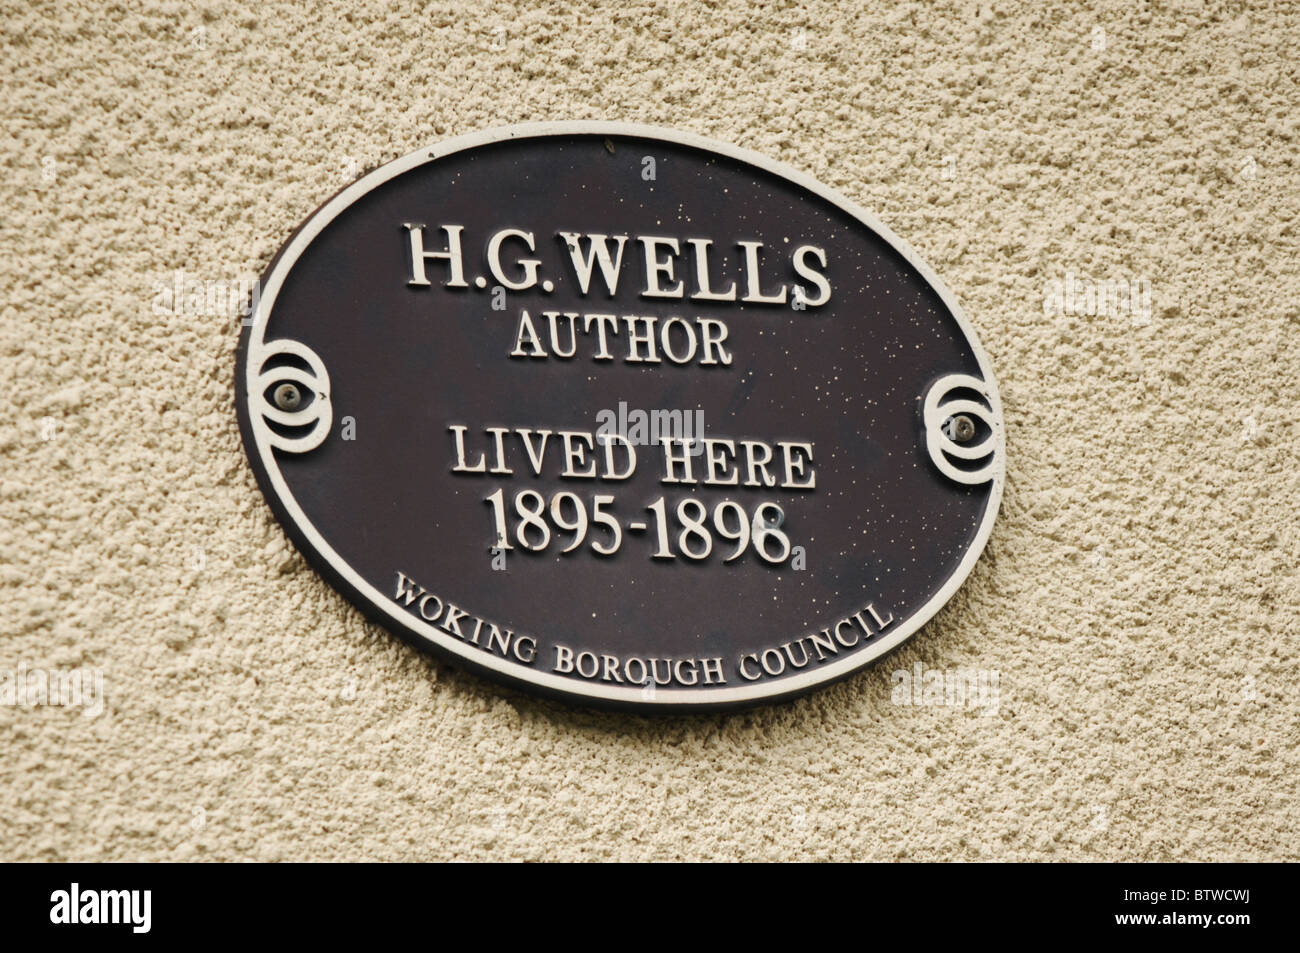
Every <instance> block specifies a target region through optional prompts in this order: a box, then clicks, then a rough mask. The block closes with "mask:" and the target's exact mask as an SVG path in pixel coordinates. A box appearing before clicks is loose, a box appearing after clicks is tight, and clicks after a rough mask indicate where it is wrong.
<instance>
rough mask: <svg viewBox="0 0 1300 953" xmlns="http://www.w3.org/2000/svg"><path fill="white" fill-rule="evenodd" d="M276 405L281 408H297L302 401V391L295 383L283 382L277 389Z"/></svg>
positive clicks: (287, 409)
mask: <svg viewBox="0 0 1300 953" xmlns="http://www.w3.org/2000/svg"><path fill="white" fill-rule="evenodd" d="M274 397H275V406H277V407H279V408H280V409H281V410H286V411H290V410H297V409H298V405H299V404H301V403H302V392H301V391H299V390H298V388H297V386H295V385H294V384H281V385H280V386H279V387H277V388H276V389H275V395H274Z"/></svg>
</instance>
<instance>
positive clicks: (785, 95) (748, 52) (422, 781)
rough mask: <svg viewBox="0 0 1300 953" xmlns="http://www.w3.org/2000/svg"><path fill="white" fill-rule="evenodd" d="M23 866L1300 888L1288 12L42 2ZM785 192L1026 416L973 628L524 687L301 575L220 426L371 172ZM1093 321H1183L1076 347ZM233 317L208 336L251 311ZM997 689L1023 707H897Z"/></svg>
mask: <svg viewBox="0 0 1300 953" xmlns="http://www.w3.org/2000/svg"><path fill="white" fill-rule="evenodd" d="M3 6H4V8H5V9H4V11H3V16H2V17H0V31H2V32H3V49H2V50H0V60H3V64H4V67H3V68H4V77H5V83H4V87H3V89H2V90H0V114H2V115H3V124H2V127H0V161H2V162H3V169H4V182H3V186H2V188H3V192H4V214H3V216H0V236H2V238H0V241H2V242H3V244H2V245H0V249H2V250H3V252H4V254H3V255H0V287H3V299H2V300H0V308H2V309H3V313H2V315H0V381H3V384H4V386H3V388H2V389H0V402H2V404H0V453H2V455H3V456H2V460H3V464H2V467H0V674H2V673H3V672H7V671H16V670H17V669H18V668H19V666H23V667H25V668H26V669H29V670H30V669H45V670H50V669H63V670H66V669H71V668H75V667H78V666H81V667H85V668H87V669H95V670H99V671H102V673H103V683H104V692H105V696H106V702H105V706H104V711H103V713H102V714H100V715H99V716H98V717H88V716H87V715H86V714H84V713H83V711H80V710H77V709H75V708H70V709H65V708H57V707H50V706H48V705H47V706H43V707H42V706H36V707H30V706H25V705H21V704H9V705H0V753H2V754H3V757H0V802H2V803H3V804H4V807H3V808H2V809H0V844H3V848H2V849H0V853H3V859H6V860H13V859H50V860H54V859H76V860H87V859H151V858H157V859H167V858H170V859H239V858H248V859H259V860H288V859H316V858H319V859H331V860H360V859H408V860H409V859H442V858H496V859H546V858H562V859H673V858H688V859H699V858H712V859H730V858H843V859H847V858H855V859H906V860H932V859H963V860H977V859H1135V860H1192V859H1202V860H1214V859H1290V860H1295V859H1300V837H1298V836H1297V835H1298V833H1300V832H1298V830H1297V828H1300V799H1298V797H1297V793H1298V792H1297V786H1298V781H1297V779H1300V763H1298V762H1300V757H1298V754H1300V727H1298V726H1300V717H1298V716H1300V701H1298V700H1297V697H1296V691H1295V686H1296V685H1297V684H1300V664H1298V662H1297V638H1298V637H1300V633H1298V628H1300V626H1298V625H1297V618H1298V617H1300V582H1298V580H1297V571H1296V561H1297V553H1298V552H1300V532H1297V520H1296V516H1295V500H1296V499H1297V495H1298V494H1300V476H1298V475H1300V459H1298V457H1300V425H1298V424H1297V414H1296V411H1297V384H1296V381H1297V380H1298V379H1300V351H1298V348H1297V339H1298V338H1300V303H1298V302H1297V298H1296V292H1297V287H1298V286H1300V265H1298V264H1297V263H1298V262H1300V247H1298V244H1300V243H1298V241H1297V212H1298V210H1300V174H1298V172H1297V167H1296V161H1295V151H1296V146H1297V121H1298V118H1300V94H1298V93H1297V87H1296V81H1297V72H1298V70H1300V67H1297V65H1296V60H1295V44H1296V39H1297V37H1300V7H1297V6H1295V5H1291V4H1281V3H1279V4H1269V3H1253V4H1241V3H1235V2H1234V3H1221V4H1212V3H1179V4H1164V3H1141V4H1131V3H1114V4H1104V5H1096V6H1091V7H1078V8H1076V6H1075V5H1073V4H1071V5H1064V6H1062V7H1060V8H1057V9H1048V8H1046V7H1045V6H1044V5H1043V4H1038V3H1026V4H1017V3H1010V2H1001V3H992V4H987V5H966V4H951V3H948V4H916V5H906V4H904V5H895V4H892V3H890V4H876V3H871V4H866V5H864V4H861V3H859V2H856V0H855V2H843V3H839V4H822V3H813V2H809V3H803V4H780V3H752V4H744V3H738V2H735V3H733V2H713V3H706V4H692V3H685V2H679V3H672V4H666V5H662V6H661V5H654V4H649V3H642V2H624V3H617V4H612V3H611V4H602V5H592V6H585V5H583V6H571V5H569V4H565V3H558V2H550V3H537V4H527V5H523V4H521V5H519V6H518V7H515V6H512V5H510V4H507V3H502V2H495V3H484V4H477V3H476V4H470V3H465V4H463V5H462V4H454V3H431V4H420V3H418V2H416V3H411V2H405V0H403V2H391V3H379V2H365V3H352V4H346V5H345V4H305V3H304V4H263V3H258V4H247V5H239V4H234V3H224V2H219V0H214V2H208V3H200V4H196V5H191V4H185V3H179V2H177V3H158V2H148V3H144V4H140V5H136V4H129V5H128V4H113V3H93V2H86V0H73V2H69V3H48V2H42V3H35V4H30V3H25V2H24V3H18V4H14V3H12V2H6V3H4V4H3ZM557 118H604V119H625V120H635V121H644V122H651V123H656V124H660V125H666V126H674V127H678V128H682V129H686V130H690V131H693V132H697V133H701V134H704V135H708V136H712V137H715V138H718V139H722V140H726V141H728V142H733V143H736V144H739V145H742V146H746V147H749V148H752V149H755V150H758V151H760V152H763V153H765V154H767V155H770V156H772V157H775V158H777V159H780V160H782V161H784V162H786V163H788V164H790V165H792V166H794V167H795V168H798V169H800V170H802V171H805V172H808V173H810V174H812V175H813V176H815V177H817V178H819V179H821V180H822V181H824V182H826V183H827V184H829V185H831V186H832V187H834V188H836V189H838V190H839V191H841V192H843V193H844V194H846V195H847V196H849V197H850V198H853V199H855V200H857V201H859V202H860V203H861V204H863V205H865V206H866V207H868V208H870V209H872V210H873V211H875V212H876V213H877V214H878V215H879V216H880V217H881V219H882V220H883V221H885V222H886V223H887V224H888V225H890V226H891V227H892V228H893V229H894V230H895V231H896V232H898V233H899V234H900V235H902V236H903V237H904V238H905V239H906V240H907V241H909V242H910V243H911V244H912V245H913V247H915V248H916V249H917V251H918V252H919V253H920V254H921V255H922V256H923V257H924V258H925V259H926V260H928V261H929V262H930V263H931V264H932V265H933V266H934V267H935V268H936V269H937V270H938V272H939V273H940V274H941V276H942V277H943V278H944V280H945V281H946V282H947V284H948V285H949V286H950V287H951V288H952V289H953V290H954V292H955V293H956V295H957V297H958V300H960V301H961V302H962V303H963V306H964V307H965V309H966V311H967V313H968V315H969V316H970V318H971V321H972V323H973V324H974V326H975V328H976V329H977V331H978V333H979V335H980V336H981V338H982V340H983V343H984V345H985V347H986V348H987V350H988V352H989V354H990V355H991V357H992V360H993V363H994V367H995V368H996V370H997V373H998V376H999V379H1000V385H1001V388H1002V397H1003V401H1004V404H1005V408H1006V423H1007V444H1008V450H1009V457H1008V483H1007V493H1006V498H1005V501H1004V503H1003V508H1002V515H1001V517H1000V520H999V523H998V526H997V528H996V529H995V531H994V534H993V537H992V540H991V542H990V544H989V548H988V550H987V551H986V554H985V556H984V558H983V559H982V560H981V562H980V564H979V565H978V566H977V568H976V570H975V572H974V573H973V575H972V576H971V577H970V579H969V580H968V582H967V583H966V585H965V586H964V588H963V589H962V591H961V592H960V593H959V594H958V595H957V597H956V598H955V599H954V600H953V602H952V603H951V604H950V605H949V606H948V607H947V608H946V609H945V610H944V611H942V612H941V613H940V614H939V615H938V616H937V617H936V618H935V619H934V620H933V621H932V622H931V623H930V624H929V625H928V626H927V627H926V628H925V629H923V630H922V631H921V632H920V633H919V634H918V635H917V636H916V637H915V638H913V639H912V640H911V641H910V642H909V643H908V644H907V645H906V646H905V647H904V648H903V649H902V650H900V651H899V652H897V653H895V654H894V655H892V656H889V657H888V658H886V659H884V660H883V661H882V662H881V663H879V664H877V665H876V666H874V667H872V668H870V669H868V670H867V671H866V672H865V673H862V674H860V675H858V676H856V677H854V678H852V679H850V680H848V681H846V682H843V683H841V684H839V685H836V686H834V687H831V688H829V689H827V690H824V691H821V692H819V693H817V694H815V695H813V696H811V697H809V698H806V699H804V700H802V701H799V702H797V703H793V704H788V705H784V706H780V707H775V708H765V709H756V710H753V711H750V712H747V713H742V714H735V715H728V716H711V717H694V718H674V719H669V720H655V719H645V718H638V717H626V716H617V715H611V714H602V713H596V712H591V711H585V710H575V709H569V708H565V707H562V706H560V705H557V704H552V703H548V702H544V701H537V700H534V699H532V698H529V697H525V696H522V695H517V694H514V693H511V692H507V691H504V690H501V689H498V688H496V687H494V686H492V685H490V684H488V683H486V682H484V681H481V680H479V679H478V678H476V677H474V676H471V675H469V674H467V673H463V672H458V671H455V670H453V669H452V668H451V667H449V666H447V665H444V664H442V663H440V662H437V661H434V660H431V659H429V658H426V657H423V656H421V655H419V654H417V653H416V652H414V651H412V650H410V649H408V648H406V647H405V646H403V645H402V644H401V643H399V642H398V641H397V640H396V639H395V638H393V637H391V636H389V635H387V634H386V633H384V632H383V631H382V630H379V629H378V628H376V627H374V626H372V625H370V624H368V623H366V622H364V621H363V620H362V618H361V617H360V615H359V614H358V613H357V612H355V611H354V610H353V609H351V608H350V607H349V606H348V605H347V604H345V603H344V601H343V600H342V599H341V598H340V597H339V596H338V595H336V594H335V593H334V592H333V591H332V590H330V589H329V588H328V587H327V586H326V585H325V584H324V583H323V582H322V581H321V580H320V579H319V578H317V576H316V575H315V574H314V573H313V572H312V571H311V570H310V569H309V568H308V567H307V566H306V565H305V564H304V563H303V562H302V560H301V558H300V557H298V556H297V555H296V554H295V553H294V552H293V551H292V550H291V548H290V546H289V544H288V543H287V541H286V538H285V536H284V534H283V533H282V531H281V530H280V528H279V527H278V525H277V524H276V523H275V521H274V519H273V517H272V515H271V512H270V510H269V508H268V507H267V505H266V503H265V502H264V500H263V498H262V497H261V495H260V493H259V492H258V490H257V487H256V485H255V483H254V479H253V475H252V473H251V471H250V468H249V466H248V464H247V462H246V460H245V458H244V453H243V450H242V447H241V445H240V440H239V435H238V432H237V428H236V423H235V414H234V409H233V368H234V349H235V345H236V342H237V338H238V324H239V321H238V318H237V317H231V315H230V314H227V313H201V314H191V313H184V309H178V308H170V309H169V308H166V307H160V306H159V297H158V289H159V287H160V286H161V285H163V284H168V285H169V284H170V283H171V281H172V280H173V276H174V274H175V272H177V271H178V270H182V271H184V272H185V273H186V275H187V276H190V277H197V278H199V279H201V280H203V281H206V282H223V281H231V280H236V279H240V278H244V277H252V276H255V275H256V274H257V273H259V272H260V271H261V270H262V268H263V267H264V266H265V265H266V264H267V263H268V262H269V260H270V258H271V256H272V255H273V254H274V252H275V251H276V249H277V248H278V247H279V246H280V244H281V243H282V242H283V241H284V240H285V239H286V238H287V237H288V235H289V234H290V232H291V230H292V229H293V228H294V227H295V226H296V225H297V224H298V223H299V222H300V221H301V220H302V219H303V218H304V217H305V216H306V215H307V214H308V213H309V212H311V211H312V210H313V209H314V208H315V207H316V206H317V205H319V204H320V202H321V201H323V199H324V198H325V197H326V196H327V195H328V194H330V193H332V192H333V191H334V190H335V189H337V188H339V187H341V186H342V185H344V184H346V182H347V181H349V180H350V179H351V178H352V177H354V176H355V175H356V174H359V173H360V172H361V171H363V170H365V169H367V168H369V167H372V166H374V165H377V164H379V163H380V162H383V161H386V160H389V159H392V158H396V157H397V156H399V155H403V154H405V153H407V152H409V151H412V150H414V149H416V148H418V147H420V146H422V145H425V144H428V143H431V142H435V141H437V140H439V139H441V138H445V137H448V136H451V135H456V134H460V133H465V132H471V131H474V130H478V129H483V128H487V127H490V126H496V125H501V124H505V123H510V122H521V121H529V120H541V119H557ZM1067 273H1070V274H1072V275H1074V276H1078V277H1087V278H1089V279H1091V280H1094V281H1098V282H1100V281H1106V280H1110V279H1125V280H1127V279H1129V278H1136V279H1140V280H1145V281H1149V282H1150V289H1151V298H1152V308H1151V311H1150V314H1149V316H1148V315H1145V314H1139V313H1137V312H1134V313H1122V314H1103V315H1088V314H1086V313H1084V314H1074V313H1069V312H1070V311H1071V310H1076V311H1077V310H1078V308H1074V309H1071V308H1070V307H1061V308H1057V307H1055V306H1054V304H1053V302H1052V300H1051V292H1050V289H1051V287H1052V284H1051V283H1052V282H1053V281H1063V280H1064V279H1065V278H1066V275H1067ZM217 310H219V309H217ZM918 662H919V663H921V664H922V665H923V666H924V668H925V669H931V668H933V669H939V670H943V671H952V670H956V669H958V668H975V669H979V670H982V671H985V672H986V673H994V674H995V675H996V677H997V678H998V687H999V695H998V698H997V704H996V705H993V706H989V705H985V706H983V707H980V708H972V707H969V706H968V707H957V706H946V705H923V706H910V705H900V704H895V703H894V701H893V698H892V694H893V688H894V686H893V683H892V679H891V673H892V672H894V671H895V670H900V669H901V670H907V671H909V672H910V671H913V670H914V666H915V665H916V663H918Z"/></svg>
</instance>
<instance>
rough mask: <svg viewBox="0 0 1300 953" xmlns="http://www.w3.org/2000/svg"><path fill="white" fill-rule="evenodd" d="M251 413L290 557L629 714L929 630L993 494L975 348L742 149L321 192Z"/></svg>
mask: <svg viewBox="0 0 1300 953" xmlns="http://www.w3.org/2000/svg"><path fill="white" fill-rule="evenodd" d="M237 386H238V394H239V400H238V401H237V403H238V407H239V415H240V424H241V428H242V431H243V435H244V441H245V446H246V447H247V450H248V455H249V459H250V460H251V461H252V464H253V467H254V469H255V470H256V472H257V476H258V480H259V481H260V483H261V486H262V488H263V491H264V492H265V493H266V496H267V498H268V500H269V501H270V503H271V506H272V507H273V509H274V510H275V512H276V515H277V516H278V517H279V519H280V520H281V522H282V523H283V524H284V527H285V529H286V531H287V532H288V533H289V535H290V536H291V537H292V538H293V540H294V542H295V544H296V545H297V546H298V547H299V549H300V550H302V552H303V553H304V554H305V555H306V556H307V558H308V559H309V560H310V561H311V563H312V564H313V565H314V566H315V567H316V569H317V570H318V571H319V572H321V574H322V575H324V576H325V577H326V578H327V579H328V580H329V581H330V582H331V583H332V584H333V585H334V586H335V587H336V588H337V589H338V590H339V591H340V592H342V593H343V594H344V595H345V596H346V597H347V598H348V599H350V600H351V601H352V602H353V603H355V604H356V605H357V606H358V607H360V608H361V609H362V610H363V611H364V612H365V613H366V614H367V615H368V616H370V617H371V618H373V619H375V620H377V621H378V622H380V623H382V624H383V625H384V626H386V627H387V628H389V629H390V630H391V631H393V632H395V633H396V634H398V635H400V636H402V637H403V638H405V639H407V640H408V641H410V642H411V643H413V644H415V645H417V646H419V647H421V648H426V649H430V650H432V651H435V652H439V653H440V654H442V655H444V656H446V657H448V658H450V659H451V660H453V661H455V662H457V663H459V664H465V665H469V666H471V667H473V668H474V669H476V670H478V671H480V672H482V673H483V674H485V675H488V676H490V677H492V678H496V679H498V680H501V681H505V682H508V683H510V684H512V685H516V686H519V687H521V688H527V689H530V690H536V691H540V692H544V693H547V694H550V695H558V696H562V697H566V698H569V699H575V700H581V701H587V702H591V703H596V704H605V705H616V706H620V707H628V708H637V709H645V710H688V709H712V708H723V707H732V706H737V705H744V704H751V703H756V702H763V701H771V700H774V699H779V698H784V697H789V696H791V695H795V694H798V693H802V692H805V691H808V690H809V689H812V688H814V687H816V686H818V685H823V684H825V683H827V682H829V681H832V680H835V679H838V678H842V677H844V676H846V675H848V674H850V673H852V672H854V671H857V670H858V669H860V668H861V667H862V666H864V665H866V664H867V663H868V662H870V661H871V660H872V659H874V658H876V657H878V656H879V655H881V654H882V653H884V652H886V651H888V650H889V649H890V648H892V647H894V646H896V645H897V644H899V643H900V642H901V641H903V640H904V639H906V638H907V637H908V636H909V635H911V634H912V633H913V632H915V631H916V630H917V629H918V628H919V627H920V626H921V625H922V624H924V623H925V621H926V620H927V619H929V618H930V617H931V616H932V615H933V614H934V613H935V612H936V611H937V610H938V609H939V607H940V606H942V605H943V604H944V603H945V602H946V601H947V600H948V599H949V598H950V597H951V596H952V594H953V592H955V591H956V589H957V587H958V586H960V585H961V583H962V581H963V580H964V579H965V578H966V576H967V574H968V573H969V572H970V569H971V566H972V565H973V563H974V562H975V560H976V559H977V558H978V557H979V554H980V552H981V550H982V549H983V547H984V543H985V541H986V540H987V538H988V535H989V532H990V530H991V528H992V524H993V520H994V517H995V516H996V513H997V509H998V503H999V500H1000V498H1001V494H1002V483H1003V472H1004V445H1003V431H1002V415H1001V405H1000V403H999V399H998V393H997V386H996V383H995V382H994V378H993V373H992V369H991V367H990V366H989V362H988V359H987V357H986V356H985V354H984V352H983V350H982V348H981V347H980V345H979V342H978V341H977V340H976V338H975V335H974V332H973V331H972V329H971V327H970V325H969V324H968V323H967V322H966V320H965V318H964V317H963V316H962V313H961V311H960V309H959V308H958V307H957V305H956V302H955V301H954V300H953V298H952V295H951V294H950V293H949V292H948V291H947V290H946V289H945V288H944V287H943V286H942V284H940V282H939V281H938V279H937V277H936V276H935V275H934V274H933V273H932V272H931V271H930V269H929V268H928V267H926V266H925V265H924V264H923V263H921V262H920V260H919V259H918V258H917V257H916V255H915V254H913V253H912V252H911V251H910V250H909V249H908V248H907V246H906V245H905V244H903V242H902V241H900V240H899V239H898V238H896V237H895V236H894V235H892V234H891V233H890V232H889V231H888V229H886V228H885V227H884V226H883V225H881V224H880V223H879V222H877V221H876V220H875V218H873V217H872V216H871V215H870V214H869V213H867V212H866V211H864V210H862V209H860V208H858V207H857V206H855V205H854V204H853V203H852V202H850V201H848V200H847V199H845V198H843V197H841V196H838V195H836V194H835V193H833V192H832V191H831V190H829V189H827V188H825V187H823V186H821V185H819V184H818V183H817V182H815V181H813V180H812V179H809V178H808V177H806V176H804V175H801V174H799V173H797V172H795V171H793V170H791V169H787V168H785V167H784V166H781V165H779V164H777V163H775V162H772V161H770V160H768V159H765V158H763V157H761V156H758V155H755V154H753V153H749V152H745V151H743V150H740V149H736V148H733V147H730V146H726V145H722V144H719V143H714V142H709V141H707V140H703V139H700V138H698V137H695V136H690V135H685V134H680V133H675V132H669V131H666V130H662V129H654V128H649V127H641V126H631V125H626V124H615V123H599V122H597V123H588V122H578V123H545V124H540V125H533V126H520V127H511V128H507V129H499V130H493V131H490V132H487V133H481V134H478V135H473V136H469V137H465V138H462V139H456V140H453V141H451V142H447V143H444V144H441V145H437V146H434V147H432V148H430V149H426V150H423V151H421V152H418V153H415V154H413V155H410V156H407V157H406V158H404V159H400V160H398V161H396V162H392V163H390V164H388V165H386V166H383V167H382V168H379V169H377V170H375V171H374V172H371V173H369V174H368V175H366V176H365V177H363V178H362V179H360V180H359V181H357V182H355V183H354V184H352V185H351V186H349V187H348V188H346V189H344V190H343V191H342V192H340V193H339V194H338V195H336V196H334V197H333V198H332V199H330V200H329V201H328V202H327V203H326V204H325V205H324V206H323V207H322V208H321V209H320V210H318V211H317V212H316V213H315V214H314V215H312V216H311V218H309V219H308V220H307V221H306V223H304V225H303V226H302V227H301V228H300V229H299V230H298V231H297V232H296V233H295V234H294V236H293V237H292V238H291V239H290V241H289V243H288V244H287V245H286V246H285V247H284V249H283V250H282V251H281V252H280V254H279V255H278V256H277V257H276V259H275V261H274V262H273V263H272V264H271V267H270V268H269V269H268V270H267V272H266V274H265V276H264V277H263V281H262V287H261V289H260V297H259V298H258V301H257V302H256V304H255V306H254V308H253V310H252V312H251V314H250V320H249V326H248V327H247V328H246V330H245V334H244V338H243V341H242V342H241V347H240V353H239V369H238V385H237Z"/></svg>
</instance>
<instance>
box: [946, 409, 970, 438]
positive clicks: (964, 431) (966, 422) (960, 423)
mask: <svg viewBox="0 0 1300 953" xmlns="http://www.w3.org/2000/svg"><path fill="white" fill-rule="evenodd" d="M973 436H975V421H973V420H971V419H970V418H969V417H967V416H966V415H965V414H958V415H957V416H956V417H953V418H952V420H950V421H948V437H949V438H950V439H952V440H956V441H957V442H958V443H965V442H966V441H968V440H970V438H971V437H973Z"/></svg>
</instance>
